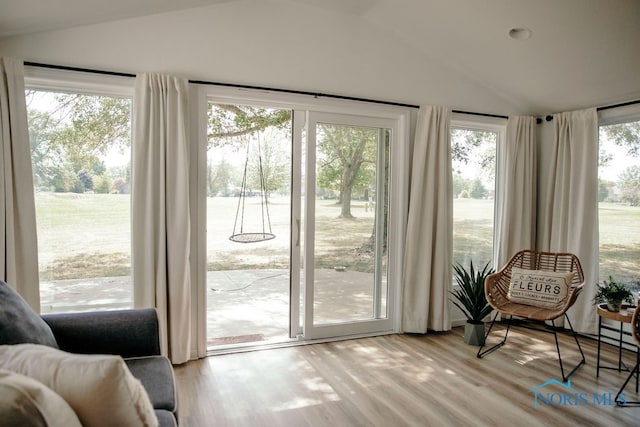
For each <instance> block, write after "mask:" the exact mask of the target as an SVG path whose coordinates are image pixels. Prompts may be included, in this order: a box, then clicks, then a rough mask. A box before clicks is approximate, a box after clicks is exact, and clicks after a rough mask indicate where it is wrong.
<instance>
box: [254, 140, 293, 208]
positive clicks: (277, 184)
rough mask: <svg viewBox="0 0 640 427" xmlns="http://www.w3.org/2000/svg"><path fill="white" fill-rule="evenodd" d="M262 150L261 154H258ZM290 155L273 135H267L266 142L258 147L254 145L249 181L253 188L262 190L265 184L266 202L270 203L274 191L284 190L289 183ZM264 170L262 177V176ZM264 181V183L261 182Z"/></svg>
mask: <svg viewBox="0 0 640 427" xmlns="http://www.w3.org/2000/svg"><path fill="white" fill-rule="evenodd" d="M258 148H260V152H258ZM290 163H291V156H290V154H289V153H288V152H287V151H286V150H284V149H283V144H282V142H281V141H280V140H278V139H277V138H275V136H274V135H272V134H266V135H265V138H264V141H262V143H261V144H260V145H259V146H258V144H254V151H253V152H252V153H251V160H250V162H249V164H250V167H251V174H250V175H249V177H248V179H249V182H250V184H251V186H253V188H256V189H258V188H262V184H264V190H265V195H264V199H265V202H267V203H268V200H269V195H270V193H271V192H273V191H277V190H280V189H282V188H284V187H285V186H286V185H287V184H288V181H289V175H288V171H289V164H290ZM260 168H262V177H261V176H260ZM261 180H263V182H261Z"/></svg>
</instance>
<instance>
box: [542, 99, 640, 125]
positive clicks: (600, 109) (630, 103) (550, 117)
mask: <svg viewBox="0 0 640 427" xmlns="http://www.w3.org/2000/svg"><path fill="white" fill-rule="evenodd" d="M636 104H640V99H636V100H635V101H628V102H621V103H619V104H612V105H605V106H604V107H597V108H596V111H604V110H611V109H612V108H620V107H627V106H629V105H636ZM544 119H545V120H546V121H548V122H550V121H551V120H553V116H552V115H551V114H547V115H546V116H545V118H544ZM536 123H538V124H540V123H542V119H541V118H539V117H538V118H537V119H536Z"/></svg>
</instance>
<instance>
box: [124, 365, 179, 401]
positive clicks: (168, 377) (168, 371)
mask: <svg viewBox="0 0 640 427" xmlns="http://www.w3.org/2000/svg"><path fill="white" fill-rule="evenodd" d="M124 361H125V363H126V364H127V366H128V367H129V370H130V371H131V373H132V374H133V376H134V377H136V378H137V379H139V380H140V382H141V383H142V385H143V386H144V388H145V390H146V391H147V394H148V395H149V400H151V404H152V405H153V407H154V409H166V410H167V411H170V412H176V408H177V406H178V405H177V397H176V386H175V378H174V375H173V367H172V366H171V363H170V362H169V359H167V358H166V357H164V356H146V357H134V358H129V359H125V360H124Z"/></svg>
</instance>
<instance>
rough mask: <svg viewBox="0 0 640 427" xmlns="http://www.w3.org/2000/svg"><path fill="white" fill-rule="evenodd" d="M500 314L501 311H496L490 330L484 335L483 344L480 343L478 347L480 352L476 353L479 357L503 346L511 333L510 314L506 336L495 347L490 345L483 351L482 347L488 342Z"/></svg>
mask: <svg viewBox="0 0 640 427" xmlns="http://www.w3.org/2000/svg"><path fill="white" fill-rule="evenodd" d="M498 314H500V313H498V312H496V314H495V316H493V320H492V321H491V325H489V330H488V331H487V333H486V334H485V336H484V339H483V340H482V344H481V345H480V348H479V349H478V354H477V355H476V356H477V357H478V359H480V358H482V357H483V356H484V355H485V354H489V353H491V352H492V351H493V350H496V349H498V348H499V347H502V346H503V345H504V344H505V343H506V342H507V335H508V334H509V328H510V327H511V316H509V318H508V319H507V331H506V332H505V334H504V338H503V339H502V341H500V342H499V343H498V344H496V345H494V346H493V347H490V348H488V349H486V350H485V351H482V349H483V348H484V345H485V344H486V342H487V338H489V334H490V333H491V329H493V325H494V324H495V323H496V319H497V318H498Z"/></svg>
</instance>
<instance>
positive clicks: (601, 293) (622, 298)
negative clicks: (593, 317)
mask: <svg viewBox="0 0 640 427" xmlns="http://www.w3.org/2000/svg"><path fill="white" fill-rule="evenodd" d="M593 302H594V304H602V303H607V309H608V310H609V311H620V305H621V304H622V302H627V303H629V304H633V303H634V302H635V301H634V300H633V293H631V290H629V288H628V287H627V286H626V285H625V284H624V283H618V282H616V281H615V279H614V278H613V277H611V276H609V281H607V280H603V284H602V285H600V284H598V290H597V292H596V295H595V297H593Z"/></svg>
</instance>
